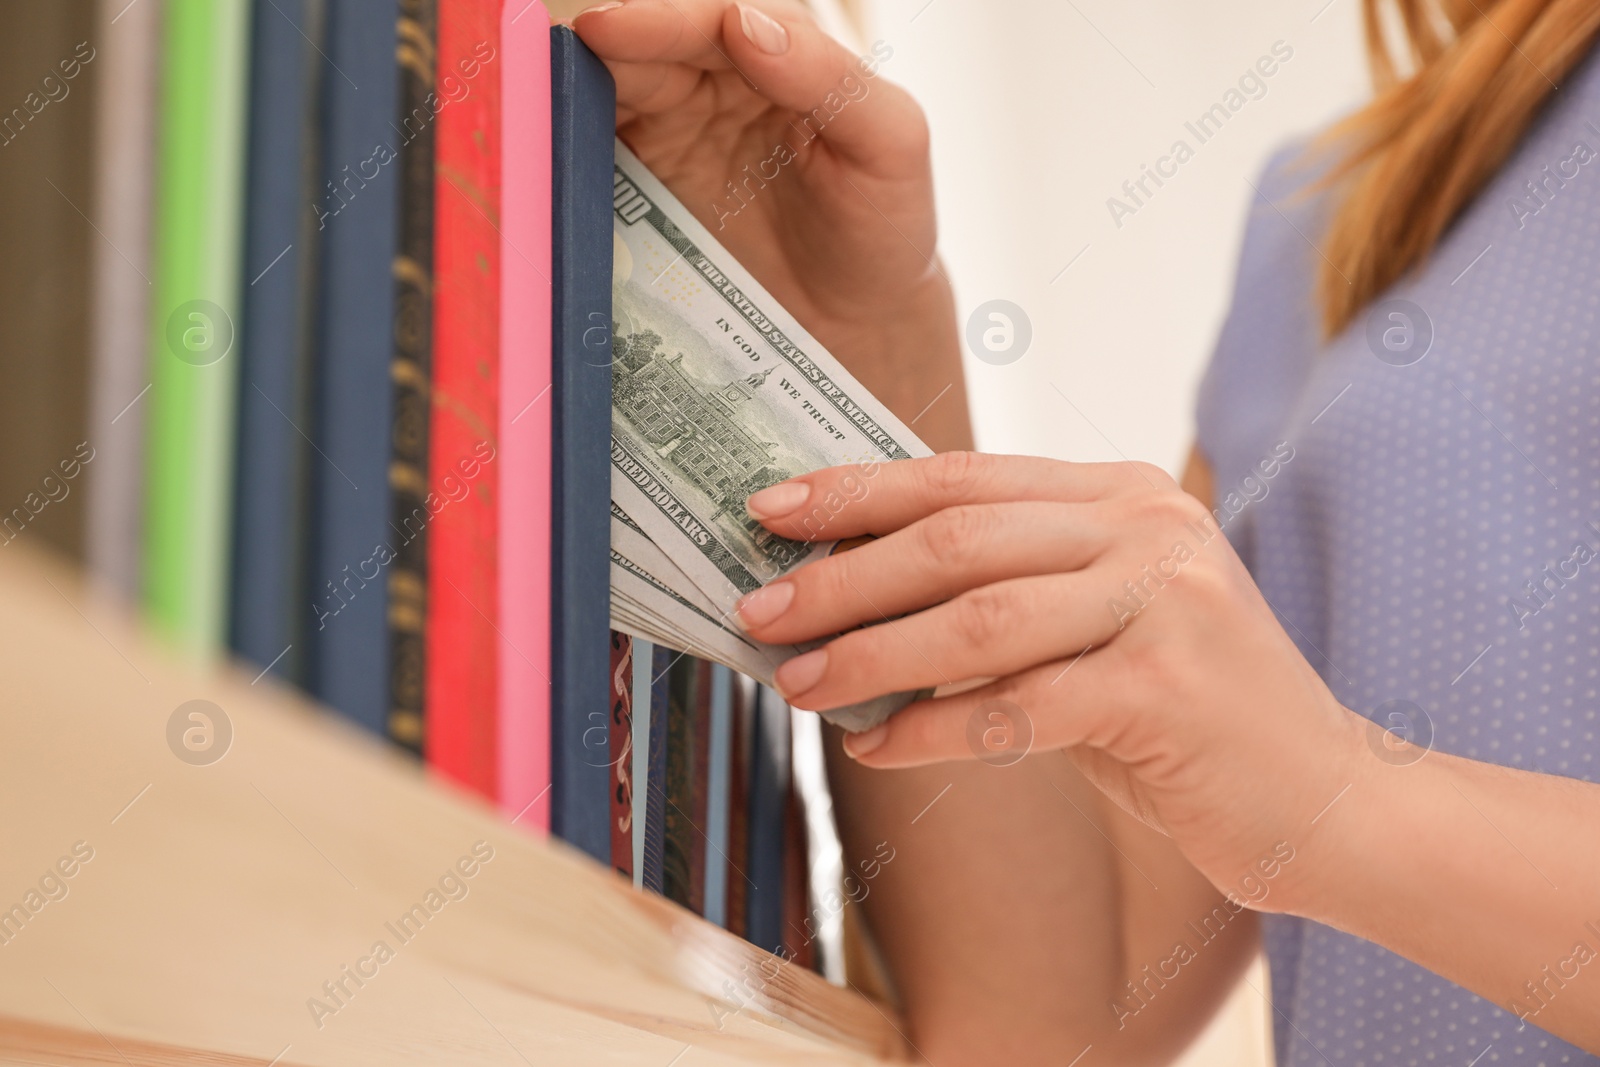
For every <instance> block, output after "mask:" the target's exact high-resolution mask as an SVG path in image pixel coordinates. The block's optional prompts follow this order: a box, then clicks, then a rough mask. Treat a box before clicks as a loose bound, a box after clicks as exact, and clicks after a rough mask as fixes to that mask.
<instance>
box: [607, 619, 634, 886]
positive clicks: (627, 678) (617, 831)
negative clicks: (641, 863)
mask: <svg viewBox="0 0 1600 1067" xmlns="http://www.w3.org/2000/svg"><path fill="white" fill-rule="evenodd" d="M610 734H611V866H612V867H614V868H615V869H616V871H617V873H618V874H621V875H622V876H623V877H625V878H630V879H631V878H632V877H633V638H631V637H629V636H628V635H627V634H622V633H618V632H617V631H615V630H612V631H611V721H610Z"/></svg>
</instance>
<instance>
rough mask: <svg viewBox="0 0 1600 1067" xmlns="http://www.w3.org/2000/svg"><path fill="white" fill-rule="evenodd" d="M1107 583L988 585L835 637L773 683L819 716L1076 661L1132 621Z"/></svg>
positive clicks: (1096, 579)
mask: <svg viewBox="0 0 1600 1067" xmlns="http://www.w3.org/2000/svg"><path fill="white" fill-rule="evenodd" d="M1105 582H1106V579H1105V578H1104V577H1103V576H1102V575H1100V574H1098V573H1096V572H1094V571H1077V572H1074V573H1070V574H1051V575H1047V576H1044V577H1040V578H1019V579H1013V580H1012V581H1008V582H999V583H996V584H994V585H986V586H983V587H982V588H979V589H974V590H972V591H970V592H967V593H963V594H961V595H960V596H958V597H956V598H955V599H953V600H949V601H946V602H945V603H943V604H938V605H935V606H934V607H931V608H928V609H927V610H926V611H919V612H916V613H914V614H912V615H907V616H905V617H904V618H900V619H892V620H890V621H887V622H884V623H880V624H879V625H877V626H868V627H864V628H862V629H859V630H852V631H851V632H849V633H846V634H842V635H840V636H839V637H837V638H835V639H834V640H832V641H830V642H829V643H828V644H826V645H824V646H823V647H822V648H819V649H816V650H814V651H812V652H807V653H805V654H804V655H800V656H796V657H795V658H793V659H791V660H789V661H787V662H786V663H784V664H783V666H781V667H779V668H778V670H777V672H776V673H775V674H774V675H773V685H774V687H775V688H777V690H778V691H779V692H780V693H782V694H783V697H784V699H785V700H787V701H788V702H789V703H790V704H793V705H794V706H795V707H798V708H805V709H807V710H826V709H829V708H840V707H845V706H847V705H849V704H855V703H859V702H861V701H863V700H867V699H869V698H871V697H875V696H881V695H883V694H885V693H901V692H906V691H908V690H916V689H927V688H932V687H935V686H941V685H954V684H957V683H960V682H966V681H970V680H972V679H974V678H998V677H1004V676H1006V675H1009V674H1014V673H1016V672H1018V671H1022V670H1027V669H1028V668H1031V667H1033V666H1036V665H1037V664H1040V663H1045V662H1049V661H1052V660H1056V659H1060V658H1061V657H1063V656H1068V657H1071V656H1076V655H1078V654H1079V653H1081V652H1083V651H1084V650H1085V649H1087V648H1089V647H1090V646H1093V645H1101V644H1104V643H1105V642H1106V641H1108V640H1110V638H1111V637H1112V636H1113V635H1115V634H1116V632H1117V631H1118V629H1120V628H1121V626H1122V625H1123V624H1124V623H1125V621H1126V619H1127V618H1128V617H1130V615H1131V612H1129V611H1127V610H1126V608H1125V607H1124V609H1123V610H1121V611H1119V610H1118V609H1117V602H1116V601H1114V600H1112V599H1111V598H1110V597H1108V596H1107V595H1106V589H1105Z"/></svg>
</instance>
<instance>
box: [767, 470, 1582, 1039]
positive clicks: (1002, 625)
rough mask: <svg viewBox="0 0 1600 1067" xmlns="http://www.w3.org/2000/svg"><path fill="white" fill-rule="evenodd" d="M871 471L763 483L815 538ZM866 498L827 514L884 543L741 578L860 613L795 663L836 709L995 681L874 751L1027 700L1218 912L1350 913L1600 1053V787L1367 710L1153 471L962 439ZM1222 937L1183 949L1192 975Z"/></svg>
mask: <svg viewBox="0 0 1600 1067" xmlns="http://www.w3.org/2000/svg"><path fill="white" fill-rule="evenodd" d="M863 477H864V474H863V472H861V471H859V470H857V469H855V468H837V469H834V470H829V471H819V472H817V473H815V474H811V475H806V476H804V477H802V478H798V479H793V480H792V485H791V487H787V488H785V489H783V490H779V491H778V492H776V493H774V492H772V491H771V490H767V491H765V492H764V493H761V494H757V495H756V496H754V497H752V498H751V501H750V508H751V511H752V512H753V513H755V514H757V515H758V516H760V517H762V521H763V522H765V523H766V524H767V525H768V526H769V527H770V528H771V529H773V530H774V531H775V532H778V533H782V534H788V535H790V536H803V535H804V532H803V530H802V529H801V528H799V526H798V524H797V523H795V522H793V521H791V520H790V519H789V518H788V516H789V514H790V512H789V510H788V509H790V508H793V509H794V510H795V512H797V513H798V514H800V515H804V514H805V504H806V500H807V499H809V498H810V496H811V495H812V494H816V493H823V494H826V493H828V492H840V491H841V489H840V486H839V483H840V482H841V481H842V480H843V479H845V478H854V479H858V480H859V479H861V478H863ZM857 495H858V496H859V499H856V500H853V501H852V503H851V505H850V506H849V507H848V508H845V509H844V510H843V511H842V512H840V513H839V515H838V516H836V518H835V519H834V521H833V525H832V526H831V528H830V530H829V534H830V536H852V535H855V534H861V533H871V534H875V535H877V539H876V540H874V541H871V542H870V543H868V544H865V545H863V546H861V547H860V548H857V549H855V550H854V551H851V552H848V553H843V554H840V555H837V556H833V557H830V558H828V559H825V560H821V561H818V562H815V563H813V564H810V565H808V566H806V567H802V568H800V569H799V570H797V571H796V572H794V574H792V575H790V576H788V577H786V578H784V579H783V580H782V581H781V582H779V583H774V585H771V586H768V587H766V588H765V589H763V590H760V591H758V592H757V593H754V594H751V595H750V596H749V597H747V598H746V600H745V601H744V602H742V606H741V609H740V610H741V614H742V616H743V617H744V618H745V621H746V623H747V625H748V626H749V628H750V629H751V631H752V632H753V633H754V634H755V635H756V636H757V637H760V638H763V639H766V640H773V641H803V640H808V639H814V638H817V637H822V636H825V635H828V634H841V636H839V637H836V638H834V639H833V640H831V641H830V642H829V643H828V644H827V645H826V646H824V647H823V648H822V649H819V650H817V651H814V652H810V653H807V654H806V655H804V656H800V657H797V658H795V659H792V660H790V661H788V662H787V663H785V664H784V666H783V667H782V668H780V669H779V671H778V674H777V677H776V682H777V685H778V687H779V688H780V690H782V691H783V692H784V693H785V694H786V696H787V697H788V698H789V700H790V702H791V703H793V704H796V705H797V706H800V707H812V708H831V707H838V706H843V705H846V704H850V703H854V702H856V701H859V700H862V699H866V698H868V697H870V696H874V695H876V694H879V693H882V692H894V691H900V690H905V689H915V688H920V687H924V686H929V685H936V684H939V683H941V682H944V681H962V680H967V679H984V678H993V679H997V680H996V681H993V682H990V683H988V684H984V685H980V686H979V687H977V688H975V689H972V690H970V691H967V692H962V693H959V694H955V695H950V696H944V697H939V698H936V699H931V700H924V701H919V702H917V703H915V704H913V705H911V706H910V707H908V708H906V709H905V710H903V711H901V712H900V713H899V714H897V715H896V716H894V717H893V718H891V719H890V720H889V721H888V722H887V723H885V724H884V725H883V726H880V727H878V728H877V729H875V730H873V731H870V732H868V733H866V734H858V735H852V736H851V737H850V738H849V739H848V740H847V741H846V747H847V751H848V752H849V753H850V754H851V755H852V756H853V757H854V758H855V759H856V760H857V761H858V762H860V763H862V764H864V765H867V766H871V767H875V768H910V767H917V768H923V771H922V773H925V774H926V773H930V771H934V770H936V769H937V766H936V765H938V764H940V763H941V762H942V761H963V762H967V763H970V762H971V761H972V760H973V758H974V755H975V753H974V749H973V747H972V744H971V742H970V740H969V738H970V736H971V735H970V733H969V728H970V725H971V723H972V721H973V718H974V716H980V717H981V716H982V715H983V714H984V709H985V708H992V707H994V706H996V705H1000V706H1003V707H1008V708H1011V709H1013V714H1014V715H1015V716H1017V717H1019V718H1020V719H1022V720H1023V721H1026V722H1027V723H1030V724H1031V727H1032V731H1033V736H1034V747H1035V749H1059V750H1061V751H1062V752H1063V753H1064V755H1065V757H1066V758H1068V759H1070V760H1072V762H1073V763H1074V764H1076V766H1077V767H1078V769H1079V770H1081V771H1083V772H1085V775H1086V777H1087V778H1088V779H1089V780H1090V781H1092V782H1093V783H1094V785H1095V786H1096V787H1097V788H1098V789H1099V790H1100V791H1101V792H1102V793H1104V794H1105V795H1106V796H1107V797H1108V798H1110V800H1111V801H1113V802H1114V803H1115V804H1116V806H1117V807H1119V808H1120V809H1121V810H1122V811H1124V812H1126V813H1128V814H1129V815H1131V816H1132V817H1134V818H1136V819H1137V820H1138V821H1139V822H1140V823H1143V824H1145V825H1147V826H1151V827H1155V828H1159V829H1160V830H1162V831H1163V832H1164V833H1165V834H1166V835H1167V838H1168V840H1170V842H1171V843H1172V844H1173V845H1174V846H1175V847H1176V848H1177V849H1178V850H1179V851H1180V852H1181V853H1182V855H1183V857H1184V859H1186V860H1187V861H1188V862H1189V863H1191V864H1193V866H1194V867H1195V868H1196V869H1197V870H1198V871H1200V872H1203V873H1204V876H1205V878H1206V880H1207V881H1208V882H1209V884H1210V885H1211V886H1213V887H1215V890H1216V891H1218V892H1221V893H1223V894H1225V899H1226V902H1227V903H1226V905H1225V907H1224V908H1223V909H1221V910H1219V911H1218V912H1216V913H1214V914H1215V917H1216V919H1217V921H1218V922H1219V923H1222V924H1224V925H1225V924H1226V923H1227V922H1228V921H1229V920H1228V919H1227V913H1229V912H1234V913H1239V912H1242V910H1243V909H1244V908H1245V907H1246V906H1247V905H1248V906H1253V907H1255V908H1256V909H1258V910H1265V911H1285V912H1290V913H1293V914H1299V915H1304V916H1306V917H1308V918H1312V919H1315V920H1318V921H1321V922H1325V923H1328V924H1330V925H1333V926H1336V927H1339V928H1341V929H1344V930H1347V931H1350V932H1352V933H1354V934H1357V935H1359V936H1362V937H1365V938H1368V939H1370V940H1372V941H1375V942H1377V943H1379V944H1382V945H1385V946H1388V947H1390V948H1392V949H1393V950H1395V951H1397V952H1399V953H1401V954H1403V955H1405V956H1406V957H1407V958H1409V959H1412V960H1414V961H1416V962H1417V963H1419V964H1421V965H1423V966H1425V967H1428V968H1430V969H1432V970H1434V971H1437V972H1438V973H1439V974H1441V975H1444V976H1445V977H1447V978H1449V979H1451V980H1453V981H1455V982H1457V983H1459V984H1461V985H1463V986H1465V987H1466V988H1468V989H1471V990H1473V991H1475V992H1477V993H1479V994H1481V995H1483V996H1484V997H1487V998H1489V999H1491V1000H1492V1001H1494V1002H1495V1003H1497V1004H1500V1005H1502V1006H1505V1007H1508V1008H1509V1009H1511V1010H1513V1011H1515V1012H1517V1013H1518V1014H1520V1015H1522V1016H1524V1017H1525V1018H1528V1019H1530V1020H1531V1021H1532V1022H1534V1023H1535V1024H1537V1025H1538V1026H1541V1027H1543V1028H1544V1029H1546V1030H1548V1031H1550V1032H1551V1033H1554V1034H1556V1035H1558V1036H1560V1037H1563V1038H1565V1039H1567V1040H1569V1041H1572V1042H1574V1043H1577V1044H1579V1045H1582V1046H1584V1047H1586V1048H1589V1049H1592V1050H1595V1051H1597V1052H1600V848H1597V847H1596V845H1597V843H1600V786H1597V785H1594V784H1591V783H1585V782H1579V781H1576V780H1572V779H1564V778H1556V777H1551V776H1544V775H1536V774H1529V773H1526V772H1520V771H1512V770H1508V769H1505V768H1499V767H1494V766H1490V765H1486V764H1481V763H1475V762H1472V761H1469V760H1463V759H1458V758H1454V757H1450V756H1446V755H1443V754H1440V753H1422V752H1419V751H1417V750H1415V749H1413V748H1409V747H1408V746H1407V745H1406V744H1405V743H1404V741H1402V740H1400V739H1398V738H1396V737H1395V736H1394V735H1391V734H1387V733H1384V732H1382V731H1380V730H1378V729H1377V728H1376V727H1374V725H1373V724H1372V723H1370V722H1368V721H1367V720H1366V719H1364V718H1362V717H1361V716H1359V715H1357V714H1355V713H1354V712H1352V711H1350V710H1349V709H1347V708H1344V707H1342V706H1341V705H1340V704H1339V703H1338V701H1337V700H1335V699H1334V697H1333V695H1332V693H1331V692H1329V690H1328V688H1327V686H1326V685H1324V684H1323V682H1322V680H1321V678H1320V677H1318V675H1317V673H1316V672H1315V671H1314V670H1313V669H1312V668H1311V666H1310V665H1309V664H1308V663H1306V661H1305V659H1304V658H1303V657H1302V656H1301V655H1300V653H1299V651H1298V650H1297V649H1296V648H1295V646H1294V643H1293V642H1292V641H1291V640H1290V639H1289V638H1288V636H1287V635H1286V634H1285V633H1284V632H1283V629H1282V627H1281V626H1280V625H1279V623H1278V621H1277V618H1276V616H1275V614H1274V612H1273V611H1272V609H1271V607H1270V606H1269V605H1268V604H1267V603H1266V602H1265V601H1264V600H1263V599H1262V597H1261V595H1260V593H1259V591H1258V590H1257V589H1256V588H1255V585H1254V583H1253V582H1251V580H1250V577H1249V575H1248V573H1247V572H1246V571H1245V569H1244V567H1243V565H1242V564H1241V563H1240V562H1239V560H1238V558H1237V557H1236V556H1235V555H1234V554H1233V551H1232V549H1231V548H1230V547H1229V545H1228V542H1227V539H1226V538H1225V537H1224V536H1223V535H1222V533H1221V531H1220V530H1218V529H1217V526H1216V523H1215V521H1214V520H1213V518H1212V516H1211V515H1210V513H1209V511H1208V510H1207V509H1206V508H1204V507H1203V506H1202V505H1201V504H1199V503H1198V502H1197V501H1196V500H1195V499H1194V498H1193V497H1192V496H1190V495H1189V494H1187V493H1184V492H1182V491H1180V490H1179V489H1178V487H1177V485H1176V484H1174V483H1173V482H1172V481H1171V479H1169V478H1167V477H1166V475H1164V474H1163V473H1162V472H1161V471H1159V470H1158V469H1156V468H1153V467H1148V466H1144V465H1137V464H1128V463H1119V464H1070V463H1057V462H1054V461H1051V460H1043V459H1037V458H1032V457H1007V456H983V455H975V454H967V455H961V454H950V455H945V456H939V457H934V458H932V459H927V460H908V461H904V462H901V463H894V464H888V465H885V466H883V467H882V468H881V469H878V470H877V471H876V473H875V474H874V475H873V478H872V482H871V489H870V491H869V492H868V493H866V494H865V495H860V494H857ZM783 585H788V586H789V588H788V589H779V590H778V591H776V592H774V588H775V587H777V586H783ZM775 605H777V610H775V609H774V606H775ZM885 616H888V617H890V618H893V620H894V621H893V622H889V621H886V619H885ZM862 624H865V625H862ZM1028 762H1029V761H1025V762H1024V763H1023V764H1021V765H1019V766H1027V764H1028ZM930 765H935V766H933V767H930ZM980 767H981V764H980ZM973 773H976V769H974V771H973ZM926 784H928V783H925V784H924V787H925V785H926ZM952 792H953V790H952ZM935 810H937V809H935ZM1034 815H1035V811H1034V810H1033V809H1031V808H1030V809H1029V810H1027V811H1026V812H1025V813H1016V817H1019V818H1024V819H1032V818H1033V817H1034ZM993 818H994V819H995V821H996V824H997V825H1000V826H1003V825H1004V823H1005V819H1006V818H1007V816H1002V815H996V816H994V817H993ZM974 836H978V835H974ZM963 844H965V842H963ZM956 847H958V846H957V843H956V842H950V848H951V849H952V850H954V849H955V848H956ZM977 847H980V848H987V847H988V846H987V845H981V844H980V845H979V846H977ZM993 858H995V859H996V860H998V859H999V857H993ZM1006 861H1007V862H1012V863H1020V862H1023V861H1022V860H1020V858H1019V857H1017V856H1015V855H1010V856H1008V857H1006ZM1041 862H1045V861H1041ZM1065 862H1066V863H1069V864H1070V863H1072V862H1074V861H1073V860H1071V859H1069V860H1067V861H1065ZM1029 877H1033V878H1042V877H1047V876H1046V875H1044V874H1041V873H1040V872H1039V871H1038V870H1036V869H1030V871H1029ZM1078 884H1079V885H1082V884H1083V883H1078ZM1128 884H1129V883H1127V882H1126V881H1124V888H1126V886H1127V885H1128ZM1158 884H1159V883H1158ZM966 888H967V890H968V891H969V892H970V891H971V887H970V886H969V887H966ZM908 892H914V890H908ZM980 899H981V898H980ZM868 903H869V906H870V904H871V898H870V897H869V899H868ZM1122 903H1124V901H1123V899H1120V898H1117V897H1116V896H1115V895H1108V896H1107V897H1104V898H1102V899H1101V901H1099V902H1098V903H1097V904H1096V905H1094V906H1098V907H1109V906H1115V905H1118V904H1122ZM882 910H887V908H885V909H882ZM1002 913H1003V909H1002ZM1069 914H1070V912H1069ZM1123 915H1124V917H1126V916H1127V915H1128V912H1126V911H1124V912H1123ZM874 921H877V917H876V914H874ZM1191 922H1192V920H1191ZM1205 925H1206V924H1205V923H1204V922H1203V921H1202V922H1201V923H1200V924H1198V925H1197V926H1191V927H1189V929H1191V930H1193V932H1194V933H1195V934H1196V935H1199V934H1200V933H1201V931H1202V929H1203V928H1204V927H1205ZM928 929H933V930H937V929H938V927H937V924H936V923H932V922H928V921H927V918H926V917H925V918H924V927H923V930H922V931H920V932H919V933H920V935H921V936H926V931H927V930H928ZM966 932H967V933H968V934H969V935H971V936H976V931H975V930H973V929H972V928H971V927H968V928H966ZM1078 932H1079V931H1076V930H1075V931H1073V934H1077V933H1078ZM904 936H905V937H906V939H907V940H909V939H910V938H911V936H912V935H911V934H910V933H907V934H905V935H904ZM1052 936H1053V932H1052ZM1178 936H1179V937H1180V938H1183V937H1185V934H1184V933H1182V932H1180V933H1179V935H1178ZM1004 947H1005V948H1006V949H1007V950H1009V951H1015V952H1018V953H1020V954H1021V955H1020V957H1019V958H1022V959H1027V958H1028V957H1027V955H1026V951H1027V947H1026V946H1018V945H1014V944H1012V943H1011V942H1009V941H1008V942H1006V943H1005V946H1004ZM1206 951H1207V949H1206V948H1201V949H1200V950H1199V951H1196V950H1195V946H1194V944H1192V943H1191V944H1190V945H1188V951H1187V953H1183V952H1178V951H1174V953H1173V956H1172V958H1173V959H1174V960H1177V961H1178V963H1177V970H1178V973H1180V974H1181V973H1182V971H1183V969H1184V968H1187V967H1189V966H1191V965H1199V964H1203V963H1204V962H1205V960H1206V954H1205V953H1206ZM1129 962H1130V967H1129V968H1128V969H1133V966H1134V965H1135V964H1134V961H1129ZM1104 964H1105V957H1102V958H1101V960H1100V961H1099V962H1098V963H1097V965H1096V967H1095V968H1093V969H1092V970H1091V971H1090V972H1085V973H1092V974H1100V975H1103V974H1104V973H1105V969H1104ZM928 965H929V966H933V964H932V963H931V962H929V963H928ZM1169 969H1171V968H1169ZM1113 973H1115V972H1113ZM916 980H919V981H920V980H921V978H920V976H919V977H918V978H917V979H916ZM1178 984H1179V983H1178V981H1176V980H1175V981H1174V982H1173V983H1172V984H1171V987H1169V988H1177V987H1178ZM1165 992H1166V991H1165V990H1162V991H1160V992H1159V993H1158V994H1157V997H1156V999H1155V1000H1153V1001H1152V1003H1151V1005H1150V1008H1151V1009H1154V1008H1156V1007H1159V1006H1160V1004H1161V1001H1160V999H1159V998H1160V996H1164V995H1165ZM1127 1029H1128V1030H1132V1029H1133V1026H1132V1023H1131V1022H1130V1024H1129V1026H1128V1027H1127Z"/></svg>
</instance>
